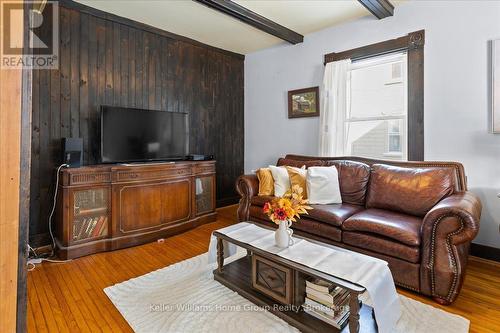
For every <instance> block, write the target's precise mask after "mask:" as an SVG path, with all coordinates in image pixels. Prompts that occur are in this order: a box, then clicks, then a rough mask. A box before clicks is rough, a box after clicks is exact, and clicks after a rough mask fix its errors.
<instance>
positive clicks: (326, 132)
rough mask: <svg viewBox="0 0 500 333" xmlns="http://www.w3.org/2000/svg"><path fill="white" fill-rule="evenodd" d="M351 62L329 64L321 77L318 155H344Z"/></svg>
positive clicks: (340, 61) (348, 60) (343, 61)
mask: <svg viewBox="0 0 500 333" xmlns="http://www.w3.org/2000/svg"><path fill="white" fill-rule="evenodd" d="M350 70H351V60H350V59H347V60H339V61H334V62H329V63H328V64H326V66H325V75H324V77H323V92H322V95H323V103H322V108H321V112H320V115H319V125H320V129H319V155H320V156H342V155H344V140H345V126H344V121H345V117H346V112H347V110H348V107H349V94H350V91H349V90H350V78H351V74H350Z"/></svg>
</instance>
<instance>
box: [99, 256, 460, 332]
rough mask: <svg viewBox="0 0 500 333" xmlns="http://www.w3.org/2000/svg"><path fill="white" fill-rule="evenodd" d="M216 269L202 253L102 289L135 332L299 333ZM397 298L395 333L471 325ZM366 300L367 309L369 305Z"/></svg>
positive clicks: (455, 329)
mask: <svg viewBox="0 0 500 333" xmlns="http://www.w3.org/2000/svg"><path fill="white" fill-rule="evenodd" d="M245 253H246V252H245ZM241 255H244V254H243V253H240V254H238V255H235V256H234V257H232V258H228V259H226V260H225V262H226V263H227V262H230V261H231V260H235V259H236V258H238V257H240V256H241ZM214 268H215V266H214V265H209V264H208V257H207V254H202V255H200V256H197V257H194V258H191V259H188V260H185V261H182V262H179V263H177V264H174V265H171V266H168V267H165V268H162V269H159V270H157V271H154V272H151V273H148V274H146V275H143V276H140V277H137V278H134V279H131V280H128V281H125V282H122V283H119V284H116V285H114V286H111V287H108V288H105V289H104V292H105V293H106V294H107V295H108V297H109V298H110V299H111V301H112V302H113V304H114V305H115V306H116V307H117V308H118V310H119V311H120V313H121V314H122V315H123V317H124V318H125V319H126V320H127V322H128V323H129V324H130V326H131V327H132V328H133V329H134V331H136V332H148V333H150V332H171V333H181V332H190V333H191V332H218V333H224V332H228V333H233V332H237V333H238V332H241V333H243V332H245V333H246V332H263V333H271V332H298V330H297V329H296V328H294V327H292V326H290V325H288V324H287V323H286V322H285V321H283V320H281V319H280V318H278V317H276V316H274V315H273V314H271V313H269V312H267V311H264V310H262V309H261V308H259V307H257V306H255V305H254V304H253V303H251V302H250V301H248V300H247V299H245V298H243V297H242V296H240V295H238V294H237V293H235V292H233V291H232V290H230V289H228V288H226V287H224V286H223V285H221V284H220V283H218V282H216V281H214V280H213V274H212V270H213V269H214ZM400 298H401V306H402V316H401V318H400V319H399V321H398V324H397V327H396V330H395V332H398V333H399V332H401V333H403V332H404V333H413V332H415V333H416V332H425V333H431V332H436V333H437V332H439V333H446V332H450V333H462V332H468V330H469V320H467V319H465V318H463V317H460V316H457V315H454V314H451V313H448V312H445V311H443V310H440V309H437V308H434V307H432V306H430V305H426V304H423V303H421V302H418V301H415V300H412V299H410V298H407V297H405V296H402V295H400ZM364 301H366V302H367V303H368V304H369V300H364ZM361 332H362V330H361Z"/></svg>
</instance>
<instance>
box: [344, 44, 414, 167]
mask: <svg viewBox="0 0 500 333" xmlns="http://www.w3.org/2000/svg"><path fill="white" fill-rule="evenodd" d="M406 64H407V54H406V52H399V53H396V54H389V55H384V56H379V57H374V58H368V59H365V60H360V61H356V62H353V63H352V66H351V78H350V89H349V90H350V95H349V97H348V99H349V106H348V107H347V114H346V117H345V119H346V120H345V142H344V151H345V152H346V153H347V154H349V155H354V156H362V157H369V158H375V159H391V160H407V148H406V147H407V141H406V138H407V126H406V124H407V114H408V107H407V90H408V82H407V70H406Z"/></svg>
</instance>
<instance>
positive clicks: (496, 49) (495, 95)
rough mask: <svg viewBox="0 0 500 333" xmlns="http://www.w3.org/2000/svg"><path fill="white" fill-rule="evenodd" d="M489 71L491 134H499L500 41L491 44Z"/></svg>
mask: <svg viewBox="0 0 500 333" xmlns="http://www.w3.org/2000/svg"><path fill="white" fill-rule="evenodd" d="M491 71H492V75H491V77H492V82H491V87H492V92H491V97H492V103H491V109H492V116H491V124H492V132H493V133H495V134H500V39H496V40H493V41H492V43H491Z"/></svg>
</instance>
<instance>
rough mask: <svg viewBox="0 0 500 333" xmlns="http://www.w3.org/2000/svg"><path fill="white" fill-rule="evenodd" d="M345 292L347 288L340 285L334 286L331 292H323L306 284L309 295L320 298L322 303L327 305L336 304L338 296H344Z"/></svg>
mask: <svg viewBox="0 0 500 333" xmlns="http://www.w3.org/2000/svg"><path fill="white" fill-rule="evenodd" d="M345 293H346V290H345V289H343V288H340V287H334V288H333V289H332V291H330V292H329V293H323V292H319V291H317V290H316V289H312V288H310V287H307V285H306V294H307V295H308V296H313V297H314V298H315V299H317V300H320V301H321V302H322V303H326V305H334V304H335V301H336V300H337V299H338V298H341V297H342V296H344V294H345Z"/></svg>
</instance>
